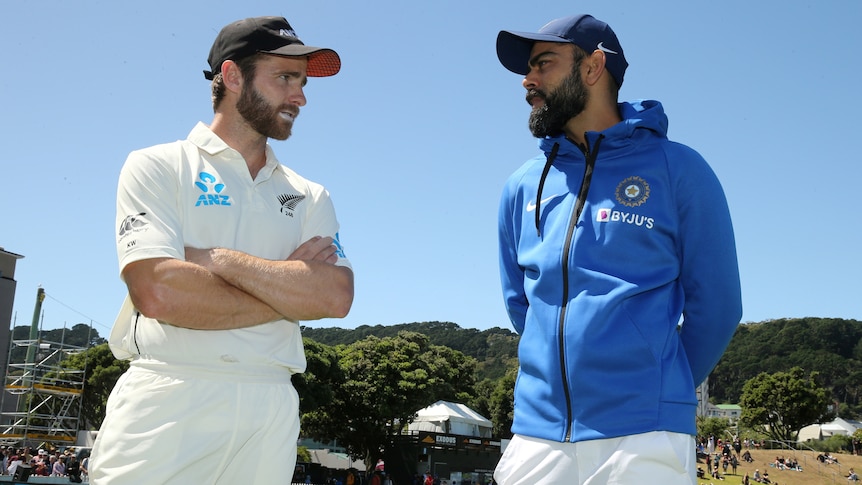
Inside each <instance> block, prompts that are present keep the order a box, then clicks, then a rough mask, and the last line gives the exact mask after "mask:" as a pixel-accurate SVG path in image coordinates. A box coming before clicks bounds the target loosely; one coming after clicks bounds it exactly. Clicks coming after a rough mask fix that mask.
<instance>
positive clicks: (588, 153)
mask: <svg viewBox="0 0 862 485" xmlns="http://www.w3.org/2000/svg"><path fill="white" fill-rule="evenodd" d="M604 137H605V136H604V135H599V136H598V138H597V139H596V145H595V146H594V147H593V149H592V150H590V144H589V139H588V138H587V137H586V136H585V137H584V140H585V141H586V147H581V149H583V151H584V156H585V157H586V162H587V163H586V167H584V181H583V183H582V184H581V190H580V193H578V200H577V202H576V204H575V220H576V221H577V219H578V218H579V217H580V216H581V211H582V210H583V209H584V204H585V203H586V199H587V192H588V191H589V190H590V182H591V180H592V178H593V167H594V165H595V163H596V157H598V155H599V145H601V144H602V139H603V138H604ZM559 150H560V144H559V143H554V147H553V148H552V149H551V154H550V155H548V161H547V162H545V168H544V169H543V170H542V178H540V179H539V190H538V193H536V235H537V236H538V237H542V230H541V229H540V225H539V223H540V222H541V211H540V209H541V207H540V206H541V205H542V189H543V188H544V187H545V179H546V178H547V177H548V172H549V171H550V170H551V165H553V164H554V159H556V158H557V152H558V151H559Z"/></svg>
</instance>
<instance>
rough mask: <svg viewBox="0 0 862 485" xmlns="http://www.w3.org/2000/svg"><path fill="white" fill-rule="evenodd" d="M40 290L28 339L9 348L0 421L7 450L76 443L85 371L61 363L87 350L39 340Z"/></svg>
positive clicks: (12, 344)
mask: <svg viewBox="0 0 862 485" xmlns="http://www.w3.org/2000/svg"><path fill="white" fill-rule="evenodd" d="M39 290H40V292H39V294H38V296H37V305H36V311H35V312H34V324H33V330H31V332H30V336H29V337H30V338H28V339H23V340H12V342H11V344H10V345H9V356H8V359H7V362H8V365H7V368H6V376H5V379H4V390H5V393H4V395H3V398H4V399H3V401H4V402H3V406H2V409H3V413H2V421H0V432H2V434H0V443H2V444H5V445H25V446H32V445H37V444H39V443H42V442H52V443H56V444H58V445H61V444H74V443H75V442H76V440H77V434H78V430H79V429H80V415H81V404H82V403H81V401H82V397H83V395H84V381H85V374H86V370H80V369H70V368H66V367H63V366H61V365H60V364H61V362H62V361H63V360H65V359H66V358H68V357H69V356H71V355H74V354H77V353H80V352H83V351H85V350H87V349H86V348H84V347H79V346H75V345H69V344H67V343H65V342H52V341H48V340H45V339H42V338H40V337H39V333H40V332H38V330H37V329H36V323H35V322H36V320H37V318H36V316H37V315H38V314H39V310H40V308H41V302H42V299H44V292H43V291H42V289H41V288H40V289H39ZM34 330H35V331H34ZM63 335H65V332H64V334H63ZM64 339H65V338H64ZM22 348H24V349H26V352H23V351H21V350H20V349H22ZM16 349H19V350H18V351H17V352H16V351H15V350H16ZM9 401H13V402H9ZM10 410H14V411H10Z"/></svg>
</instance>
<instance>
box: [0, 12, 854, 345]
mask: <svg viewBox="0 0 862 485" xmlns="http://www.w3.org/2000/svg"><path fill="white" fill-rule="evenodd" d="M586 7H587V5H586V4H582V5H578V4H577V3H573V2H569V1H556V0H549V1H544V2H539V3H536V2H533V3H530V2H522V1H521V2H514V1H510V0H505V1H498V2H464V1H462V0H459V1H454V0H437V1H434V2H404V1H389V0H387V1H368V2H358V1H343V2H338V1H326V0H324V1H314V2H274V1H260V0H246V1H243V2H224V1H206V2H203V1H199V0H190V1H171V2H167V1H162V0H151V1H149V2H125V1H115V2H108V1H85V0H82V1H78V2H68V1H58V0H42V1H38V2H36V1H16V2H10V1H7V2H0V45H2V46H3V52H4V61H5V62H4V66H5V69H4V73H3V75H0V123H2V129H0V147H2V152H0V167H2V169H0V247H4V248H5V249H6V250H7V251H11V252H14V253H18V254H22V255H24V256H25V258H24V259H21V260H19V261H18V264H17V271H16V279H17V281H18V291H17V296H16V299H15V307H14V314H13V324H17V325H29V324H30V321H31V319H32V316H33V308H34V304H35V296H36V291H37V288H38V287H39V286H40V285H41V286H42V287H43V288H45V291H46V293H47V295H48V298H47V299H46V300H45V302H44V304H43V311H44V320H43V324H42V325H43V328H46V329H50V328H61V327H63V326H64V325H68V326H71V325H73V324H75V323H79V322H85V323H89V322H90V321H93V324H94V328H96V330H98V332H99V333H100V334H101V335H102V336H107V334H108V332H109V329H110V326H111V324H112V323H113V318H114V316H115V314H116V312H117V310H118V309H119V306H120V303H121V301H122V297H123V295H124V293H125V288H124V286H123V285H122V283H121V282H120V280H119V278H118V269H117V262H116V249H115V245H114V211H115V205H114V203H115V202H114V198H115V191H116V180H117V175H118V173H119V170H120V167H121V165H122V163H123V161H124V160H125V157H126V155H127V154H128V152H129V151H131V150H134V149H137V148H141V147H145V146H149V145H153V144H156V143H162V142H167V141H173V140H176V139H181V138H185V136H186V135H187V134H188V132H189V131H190V130H191V128H192V126H193V125H194V124H195V123H196V122H197V121H204V122H207V123H208V122H209V121H210V120H211V118H212V110H211V104H210V100H209V83H208V82H207V81H206V80H205V79H204V77H203V75H202V70H203V69H206V68H207V64H206V57H207V53H208V51H209V48H210V45H211V44H212V41H213V39H214V38H215V36H216V34H217V32H218V31H219V30H220V29H221V27H222V26H224V25H225V24H227V23H229V22H231V21H233V20H237V19H240V18H245V17H250V16H257V15H283V16H285V17H286V18H287V19H288V20H289V21H290V22H291V24H292V25H293V27H294V28H295V30H296V31H297V32H298V34H299V35H300V37H302V38H303V40H304V41H305V42H306V43H307V44H310V45H319V46H325V47H331V48H333V49H335V50H336V51H338V53H339V54H340V55H341V57H342V61H343V68H342V71H341V73H339V74H338V75H337V76H335V77H332V78H326V79H311V80H310V82H309V84H308V86H307V89H306V96H307V98H308V105H307V106H306V107H305V108H303V110H302V114H301V115H300V117H299V119H298V120H297V123H296V124H295V127H294V135H293V137H292V138H291V139H290V140H288V141H286V142H275V143H274V147H275V151H276V153H277V154H278V156H279V158H280V160H281V161H282V162H283V163H285V164H287V165H289V166H290V167H292V168H293V169H295V170H297V171H298V172H299V173H301V174H303V175H304V176H306V177H307V178H310V179H312V180H315V181H318V182H320V183H322V184H324V185H325V186H326V187H327V188H328V189H329V190H330V192H331V193H332V197H333V199H334V202H335V205H336V210H337V212H338V217H339V220H340V222H341V237H342V242H343V243H344V245H345V249H346V251H347V255H348V257H349V258H350V259H351V262H352V264H353V266H354V270H355V274H356V299H355V303H354V307H353V310H352V311H351V314H350V315H349V316H348V317H347V318H346V319H344V320H325V321H321V322H308V323H307V324H308V325H311V326H326V325H334V326H339V327H346V328H351V327H356V326H358V325H365V324H367V325H377V324H382V325H392V324H398V323H407V322H418V321H451V322H455V323H457V324H459V325H461V326H462V327H469V328H478V329H486V328H491V327H495V326H500V327H505V328H508V326H509V322H508V319H507V317H506V315H505V312H504V310H503V306H502V298H501V296H500V289H499V281H498V271H497V248H496V211H497V203H498V200H499V194H500V190H501V187H502V184H503V182H504V180H505V179H506V177H507V176H508V175H509V174H510V173H511V172H512V171H514V170H515V169H516V168H517V167H518V166H520V165H521V164H522V163H523V162H524V161H525V160H526V159H528V158H530V157H532V156H534V155H535V154H536V153H537V148H536V142H535V140H534V139H533V138H532V136H531V135H530V133H529V131H528V130H527V126H526V120H527V116H528V112H529V106H528V105H527V103H526V102H525V101H524V90H523V88H522V87H521V84H520V82H521V79H520V78H519V76H517V75H515V74H512V73H510V72H508V71H506V70H505V69H504V68H503V67H502V66H501V65H500V64H499V62H498V61H497V58H496V54H495V39H496V36H497V33H498V32H499V31H500V30H501V29H511V30H525V31H535V30H537V29H538V28H539V27H540V26H542V25H543V24H544V23H545V22H546V21H548V20H550V19H553V18H557V17H562V16H566V15H571V14H576V13H592V14H593V15H595V16H596V17H598V18H599V19H601V20H604V21H607V22H608V23H609V24H610V25H611V26H612V27H613V29H614V30H615V31H616V33H617V35H618V37H619V38H620V41H621V43H622V45H623V48H624V49H625V53H626V57H627V58H628V61H629V64H630V66H629V69H628V71H627V73H626V80H625V84H624V86H623V88H622V91H621V93H620V97H621V99H642V98H650V99H657V100H659V101H661V102H662V103H663V104H664V107H665V111H666V112H667V114H668V117H669V119H670V129H669V137H670V138H671V139H673V140H676V141H680V142H683V143H685V144H687V145H690V146H691V147H693V148H695V149H696V150H698V151H699V152H700V153H701V154H702V155H703V156H704V157H705V158H706V159H707V161H709V162H710V164H711V165H712V167H713V169H714V170H715V172H716V173H717V174H718V176H719V178H720V179H721V181H722V183H723V186H724V188H725V191H726V193H727V197H728V201H729V204H730V208H731V213H732V216H733V219H734V224H735V230H736V238H737V249H738V252H739V261H740V269H741V275H742V286H743V298H744V300H743V304H744V315H743V321H745V322H755V321H762V320H767V319H774V318H785V317H805V316H816V317H837V318H848V319H856V320H862V292H860V289H862V288H860V280H859V278H860V276H862V257H860V253H859V247H860V243H862V229H860V228H862V222H860V217H859V203H858V202H859V199H860V190H859V188H858V187H859V185H860V182H862V165H860V158H862V157H860V155H859V150H858V148H857V147H856V146H855V142H856V141H857V140H858V139H857V138H856V137H857V136H859V128H860V122H859V113H860V112H862V98H860V96H859V95H858V83H859V74H860V68H859V52H860V51H862V29H860V28H859V25H858V23H859V20H860V19H862V2H860V1H858V0H834V1H828V2H801V1H795V2H786V1H772V0H770V1H756V2H751V1H740V0H730V1H724V2H706V1H665V2H642V1H636V0H627V1H606V2H593V3H592V4H591V5H590V8H592V10H591V11H583V10H582V9H583V8H586Z"/></svg>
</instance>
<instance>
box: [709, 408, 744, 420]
mask: <svg viewBox="0 0 862 485" xmlns="http://www.w3.org/2000/svg"><path fill="white" fill-rule="evenodd" d="M741 415H742V408H741V407H739V405H737V404H707V405H706V416H707V417H711V418H726V419H728V420H730V422H731V423H735V422H736V421H738V420H739V417H740V416H741Z"/></svg>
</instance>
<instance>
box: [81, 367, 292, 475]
mask: <svg viewBox="0 0 862 485" xmlns="http://www.w3.org/2000/svg"><path fill="white" fill-rule="evenodd" d="M282 373H283V374H285V375H286V378H285V377H275V376H267V377H266V378H264V376H250V377H249V376H247V377H246V378H237V376H212V375H206V374H200V373H197V374H189V373H187V372H184V371H180V372H175V370H171V369H165V372H153V371H151V370H147V369H141V368H136V367H135V366H134V365H133V366H132V367H131V368H130V369H129V371H128V372H126V373H125V374H123V376H121V377H120V379H119V381H118V382H117V385H116V386H115V387H114V390H113V391H112V392H111V396H110V398H109V399H108V406H107V415H106V418H105V421H104V422H103V423H102V428H101V429H100V430H99V435H98V437H97V439H96V443H95V444H94V446H93V451H92V457H91V458H90V469H89V471H90V483H92V484H94V485H142V484H153V485H157V484H158V485H188V484H206V485H217V484H222V485H236V484H239V483H244V484H255V485H276V484H277V485H282V484H284V483H290V479H291V477H292V475H293V468H294V464H295V462H296V440H297V438H298V436H299V397H298V395H297V393H296V390H295V389H294V388H293V385H292V384H291V382H290V378H289V373H284V372H282Z"/></svg>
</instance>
